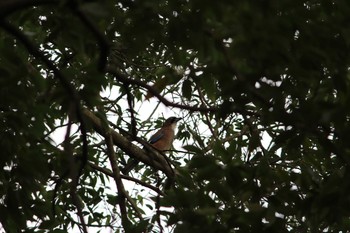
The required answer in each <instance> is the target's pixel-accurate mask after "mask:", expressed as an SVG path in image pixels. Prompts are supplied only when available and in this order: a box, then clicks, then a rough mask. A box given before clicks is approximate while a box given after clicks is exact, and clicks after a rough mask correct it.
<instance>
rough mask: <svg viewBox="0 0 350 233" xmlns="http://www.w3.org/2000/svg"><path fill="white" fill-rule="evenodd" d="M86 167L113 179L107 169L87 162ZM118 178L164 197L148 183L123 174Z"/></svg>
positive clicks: (111, 173)
mask: <svg viewBox="0 0 350 233" xmlns="http://www.w3.org/2000/svg"><path fill="white" fill-rule="evenodd" d="M88 165H89V166H90V167H92V168H93V169H95V170H97V171H100V172H102V173H103V174H105V175H107V176H110V177H113V172H112V171H110V170H109V169H107V168H103V167H100V166H98V165H96V164H94V163H93V162H91V161H88ZM120 177H121V178H122V179H125V180H130V181H133V182H135V183H138V184H140V185H142V186H144V187H147V188H149V189H151V190H153V191H154V192H156V193H158V194H160V195H162V196H164V193H163V192H162V191H161V190H160V189H159V188H157V187H154V186H152V185H150V184H148V183H146V182H144V181H142V180H139V179H136V178H134V177H131V176H126V175H123V174H120Z"/></svg>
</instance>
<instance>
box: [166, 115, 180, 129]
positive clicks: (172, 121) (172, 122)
mask: <svg viewBox="0 0 350 233" xmlns="http://www.w3.org/2000/svg"><path fill="white" fill-rule="evenodd" d="M181 119H182V118H179V117H169V118H168V119H166V121H165V122H164V125H163V126H168V125H172V126H173V127H174V128H175V126H176V123H177V122H178V121H179V120H181Z"/></svg>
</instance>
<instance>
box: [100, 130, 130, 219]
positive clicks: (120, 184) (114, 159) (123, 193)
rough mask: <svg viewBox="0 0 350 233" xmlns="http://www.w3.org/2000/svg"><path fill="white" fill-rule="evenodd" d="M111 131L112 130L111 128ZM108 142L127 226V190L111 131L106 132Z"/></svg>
mask: <svg viewBox="0 0 350 233" xmlns="http://www.w3.org/2000/svg"><path fill="white" fill-rule="evenodd" d="M109 131H111V129H109ZM105 140H106V144H107V154H108V158H109V161H110V163H111V167H112V171H113V178H114V181H115V184H116V186H117V189H118V199H119V201H118V203H119V207H120V213H121V215H122V224H123V226H126V224H127V222H128V221H129V220H128V215H127V211H126V204H125V199H126V195H127V194H126V191H125V189H124V185H123V182H122V180H121V177H120V171H119V167H118V165H117V157H116V155H115V153H114V148H113V140H112V135H111V133H110V132H107V133H106V137H105Z"/></svg>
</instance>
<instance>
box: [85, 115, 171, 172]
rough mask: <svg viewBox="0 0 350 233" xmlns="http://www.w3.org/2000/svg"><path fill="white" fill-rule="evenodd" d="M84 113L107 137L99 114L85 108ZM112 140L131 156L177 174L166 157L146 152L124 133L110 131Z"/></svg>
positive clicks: (101, 133)
mask: <svg viewBox="0 0 350 233" xmlns="http://www.w3.org/2000/svg"><path fill="white" fill-rule="evenodd" d="M83 114H84V117H85V118H86V119H88V120H89V122H90V123H91V124H92V126H93V128H94V129H95V131H96V132H97V133H99V134H100V135H102V136H104V137H106V133H107V132H106V130H105V127H104V125H103V123H102V121H101V120H100V118H98V117H97V116H95V114H93V113H92V112H90V111H89V110H87V109H83ZM110 134H111V137H112V140H113V143H114V145H116V146H118V147H119V148H120V149H121V150H122V151H124V152H125V153H126V154H128V155H129V156H131V157H133V158H135V159H137V160H139V161H141V162H143V163H145V164H147V165H149V166H151V167H153V168H155V169H157V170H161V171H162V172H164V173H165V174H166V175H167V176H168V177H169V178H170V179H171V178H173V177H174V176H175V174H174V171H173V169H172V168H171V167H170V165H169V164H168V162H167V161H166V160H165V158H164V157H163V156H162V155H161V154H160V153H158V152H156V151H155V150H152V151H149V153H146V152H145V151H144V150H142V149H141V148H139V147H138V146H136V145H134V144H132V143H131V142H130V140H128V139H127V138H126V137H124V136H123V135H121V134H119V133H117V132H116V131H114V130H111V131H110Z"/></svg>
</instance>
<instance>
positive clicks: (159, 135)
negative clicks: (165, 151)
mask: <svg viewBox="0 0 350 233" xmlns="http://www.w3.org/2000/svg"><path fill="white" fill-rule="evenodd" d="M163 136H164V132H163V131H162V130H159V131H158V132H157V133H155V134H153V135H152V137H151V138H150V139H149V141H148V142H149V143H151V144H154V143H156V142H157V141H159V139H161V138H162V137H163Z"/></svg>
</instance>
